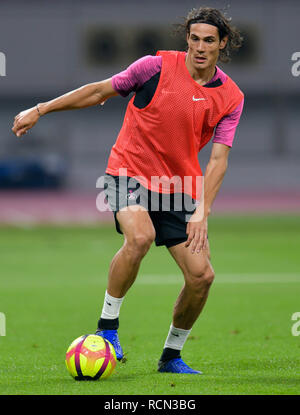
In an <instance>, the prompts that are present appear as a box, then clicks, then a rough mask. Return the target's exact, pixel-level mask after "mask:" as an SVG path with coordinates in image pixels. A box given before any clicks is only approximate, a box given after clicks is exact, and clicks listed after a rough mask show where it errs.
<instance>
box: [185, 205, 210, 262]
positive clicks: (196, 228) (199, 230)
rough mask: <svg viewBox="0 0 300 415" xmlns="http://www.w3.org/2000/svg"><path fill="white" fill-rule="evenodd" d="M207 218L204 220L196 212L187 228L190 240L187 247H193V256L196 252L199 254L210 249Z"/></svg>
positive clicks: (186, 244)
mask: <svg viewBox="0 0 300 415" xmlns="http://www.w3.org/2000/svg"><path fill="white" fill-rule="evenodd" d="M207 229H208V223H207V216H205V217H204V218H203V216H200V215H199V213H198V212H197V211H196V212H195V213H194V214H193V215H192V216H191V219H190V221H189V222H188V224H187V227H186V233H187V235H188V239H187V241H186V243H185V247H186V248H188V247H189V246H191V249H192V254H193V253H194V252H195V251H196V252H197V253H199V252H200V251H201V250H202V249H208V241H207Z"/></svg>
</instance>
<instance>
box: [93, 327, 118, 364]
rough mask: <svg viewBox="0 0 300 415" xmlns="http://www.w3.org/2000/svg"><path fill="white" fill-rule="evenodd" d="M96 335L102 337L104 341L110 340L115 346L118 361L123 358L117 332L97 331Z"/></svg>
mask: <svg viewBox="0 0 300 415" xmlns="http://www.w3.org/2000/svg"><path fill="white" fill-rule="evenodd" d="M96 334H97V336H101V337H103V338H104V339H106V340H108V341H109V342H110V343H111V344H112V345H113V347H114V349H115V352H116V357H117V359H118V360H121V359H122V358H123V350H122V347H121V344H120V340H119V337H118V331H117V330H97V331H96Z"/></svg>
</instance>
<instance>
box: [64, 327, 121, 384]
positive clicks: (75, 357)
mask: <svg viewBox="0 0 300 415" xmlns="http://www.w3.org/2000/svg"><path fill="white" fill-rule="evenodd" d="M116 362H117V359H116V352H115V349H114V348H113V346H112V344H111V343H110V342H109V341H108V340H106V339H104V338H103V337H101V336H97V335H96V334H87V335H85V336H81V337H78V338H77V339H75V340H74V341H73V342H72V343H71V345H70V347H69V348H68V350H67V353H66V366H67V369H68V372H69V373H70V375H71V376H72V377H73V378H74V379H75V380H97V379H105V378H107V377H108V376H110V375H111V374H112V372H113V371H114V368H115V367H116Z"/></svg>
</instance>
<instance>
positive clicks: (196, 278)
mask: <svg viewBox="0 0 300 415" xmlns="http://www.w3.org/2000/svg"><path fill="white" fill-rule="evenodd" d="M214 278H215V273H214V270H213V269H212V267H210V266H207V267H205V268H204V269H201V268H199V270H197V271H196V272H194V273H193V275H191V276H190V285H191V286H192V288H193V290H194V291H195V293H198V292H200V293H201V292H203V290H207V289H209V287H210V286H211V284H212V283H213V281H214Z"/></svg>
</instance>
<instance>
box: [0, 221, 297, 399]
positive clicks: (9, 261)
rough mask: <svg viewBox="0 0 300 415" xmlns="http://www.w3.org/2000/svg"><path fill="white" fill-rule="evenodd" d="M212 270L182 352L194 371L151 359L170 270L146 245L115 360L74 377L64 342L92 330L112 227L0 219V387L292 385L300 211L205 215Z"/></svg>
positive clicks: (208, 390) (260, 390) (273, 390)
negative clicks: (101, 371) (2, 222)
mask: <svg viewBox="0 0 300 415" xmlns="http://www.w3.org/2000/svg"><path fill="white" fill-rule="evenodd" d="M209 239H210V246H211V254H212V264H213V266H214V269H215V271H216V279H215V282H214V284H213V286H212V288H211V291H210V296H209V298H208V302H207V304H206V307H205V308H204V311H203V313H202V314H201V315H200V317H199V319H198V321H197V322H196V324H195V325H194V327H193V330H192V332H191V335H190V337H189V339H188V340H187V342H186V344H185V347H184V349H183V352H182V356H183V358H184V360H185V361H186V362H187V363H188V364H189V365H190V366H191V367H193V368H195V369H199V370H201V371H202V372H203V373H204V374H203V375H202V376H193V375H173V374H161V373H158V372H157V371H156V369H157V360H158V358H159V356H160V354H161V351H162V347H163V344H164V341H165V338H166V335H167V332H168V329H169V325H170V322H171V316H172V308H173V304H174V302H175V299H176V297H177V295H178V293H179V290H180V288H181V286H182V276H181V272H180V270H179V269H178V268H177V266H176V264H175V262H174V260H173V259H172V257H171V256H170V254H169V253H168V251H167V249H166V248H165V247H159V248H157V247H155V246H153V247H152V248H151V249H150V251H149V253H148V254H147V256H146V257H145V258H144V260H143V262H142V265H141V268H140V272H139V275H138V279H137V281H136V283H135V284H134V285H133V287H132V288H131V290H130V291H129V292H128V294H127V296H126V298H125V300H124V302H123V305H122V309H121V315H120V330H119V334H120V339H121V344H122V347H123V349H124V352H125V353H126V358H127V361H126V362H125V363H118V364H117V368H116V370H115V372H114V373H113V374H112V376H111V377H110V378H108V379H106V380H102V381H101V380H100V381H97V382H76V381H74V380H73V379H72V378H71V376H70V375H69V374H68V372H67V370H66V368H65V363H64V359H65V352H66V350H67V348H68V346H69V344H70V343H71V342H72V340H74V339H75V338H76V337H79V336H80V335H82V334H88V333H93V332H94V331H95V328H96V323H97V320H98V318H99V315H100V313H101V308H102V304H103V297H104V290H105V287H106V279H107V271H108V267H109V263H110V260H111V258H112V257H113V255H114V253H115V252H116V251H117V250H118V249H119V248H120V246H121V244H122V237H121V236H120V235H119V234H117V233H116V232H115V229H114V227H113V226H112V225H106V226H95V227H33V228H28V229H25V228H23V229H22V228H14V227H2V228H1V229H0V267H1V277H0V278H1V287H0V312H2V313H5V315H6V336H1V337H0V355H1V367H0V394H2V395H14V394H21V395H22V394H34V395H35V394H41V395H44V394H47V395H49V394H50V395H52V394H67V395H75V394H100V395H125V394H129V395H142V394H146V395H147V394H149V395H164V394H172V395H189V394H196V395H206V394H213V395H216V394H235V395H236V394H237V395H240V394H246V395H250V394H255V395H256V394H268V395H270V394H294V395H295V394H299V392H300V372H299V367H300V336H293V335H292V325H293V324H294V323H295V322H293V321H292V320H291V316H292V314H293V313H295V312H300V301H299V300H300V259H299V247H300V217H297V216H290V217H288V216H282V217H271V216H268V217H218V216H215V217H214V216H213V217H211V218H210V221H209Z"/></svg>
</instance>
